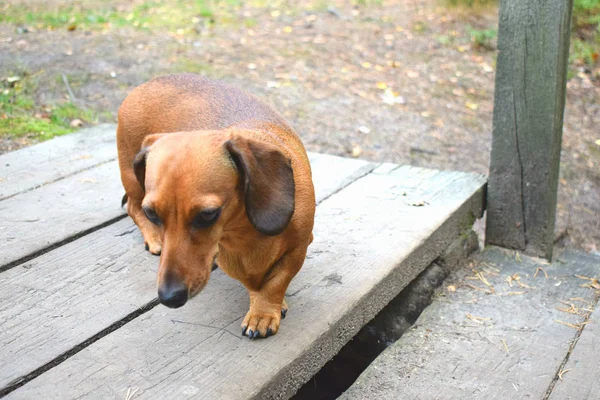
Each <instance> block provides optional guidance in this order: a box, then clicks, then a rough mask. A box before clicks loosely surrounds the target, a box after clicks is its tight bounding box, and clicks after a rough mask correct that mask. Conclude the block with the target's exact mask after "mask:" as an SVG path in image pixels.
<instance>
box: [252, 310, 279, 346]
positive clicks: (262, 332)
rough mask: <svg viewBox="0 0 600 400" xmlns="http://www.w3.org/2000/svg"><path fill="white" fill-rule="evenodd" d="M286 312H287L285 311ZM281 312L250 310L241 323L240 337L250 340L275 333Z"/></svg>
mask: <svg viewBox="0 0 600 400" xmlns="http://www.w3.org/2000/svg"><path fill="white" fill-rule="evenodd" d="M286 311H287V310H286ZM282 314H283V313H282V311H281V310H280V309H276V310H272V311H271V310H269V311H266V310H264V311H263V310H252V309H250V311H248V313H247V314H246V318H244V322H242V336H248V337H249V338H250V339H254V338H267V337H269V336H272V335H274V334H276V333H277V331H278V330H279V324H280V322H281V316H282Z"/></svg>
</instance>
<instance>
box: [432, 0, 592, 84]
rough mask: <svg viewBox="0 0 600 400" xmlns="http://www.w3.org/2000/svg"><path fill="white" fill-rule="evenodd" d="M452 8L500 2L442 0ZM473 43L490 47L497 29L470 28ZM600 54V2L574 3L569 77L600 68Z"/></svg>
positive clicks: (488, 5)
mask: <svg viewBox="0 0 600 400" xmlns="http://www.w3.org/2000/svg"><path fill="white" fill-rule="evenodd" d="M441 1H442V2H443V3H444V4H446V5H447V6H449V7H457V8H461V9H477V8H481V7H490V6H496V5H497V3H498V0H441ZM468 33H469V35H470V36H471V41H472V42H473V43H474V44H475V45H476V46H477V47H479V48H483V49H486V48H489V44H490V43H491V40H493V39H494V37H495V35H496V31H495V30H494V29H488V30H475V29H471V28H469V29H468ZM599 54H600V0H574V4H573V34H572V36H571V54H570V59H569V62H570V65H571V69H570V71H569V76H570V77H571V76H574V75H575V73H576V72H575V68H576V67H578V66H583V67H586V68H588V69H592V68H594V67H596V66H597V65H598V63H599V59H600V57H599Z"/></svg>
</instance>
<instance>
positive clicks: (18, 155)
mask: <svg viewBox="0 0 600 400" xmlns="http://www.w3.org/2000/svg"><path fill="white" fill-rule="evenodd" d="M115 132H116V125H115V124H102V125H98V126H95V127H93V128H88V129H84V130H82V131H80V132H78V133H74V134H72V135H66V136H61V137H58V138H55V139H52V140H49V141H47V142H44V143H40V144H37V145H35V146H30V147H26V148H24V149H21V150H17V151H13V152H10V153H6V154H3V155H0V200H3V199H6V198H8V197H10V196H14V195H15V194H17V193H21V192H24V191H27V190H31V189H33V188H36V187H39V186H42V185H45V184H47V183H49V182H54V181H56V180H58V179H61V178H64V177H65V176H69V175H72V174H74V173H77V172H79V171H82V170H84V169H87V168H90V167H93V166H94V165H98V164H102V163H105V162H107V161H111V160H115V159H116V158H117V147H116V144H115Z"/></svg>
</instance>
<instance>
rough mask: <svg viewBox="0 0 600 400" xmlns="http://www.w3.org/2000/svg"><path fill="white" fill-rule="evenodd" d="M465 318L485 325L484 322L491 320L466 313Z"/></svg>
mask: <svg viewBox="0 0 600 400" xmlns="http://www.w3.org/2000/svg"><path fill="white" fill-rule="evenodd" d="M465 317H467V318H468V319H470V320H471V321H473V322H477V323H478V324H481V325H483V324H484V322H483V321H490V320H491V318H486V317H476V316H474V315H471V314H469V313H465Z"/></svg>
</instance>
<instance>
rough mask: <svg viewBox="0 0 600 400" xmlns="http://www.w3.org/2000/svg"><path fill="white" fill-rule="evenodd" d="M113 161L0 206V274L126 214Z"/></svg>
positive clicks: (21, 195) (13, 198)
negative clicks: (64, 241)
mask: <svg viewBox="0 0 600 400" xmlns="http://www.w3.org/2000/svg"><path fill="white" fill-rule="evenodd" d="M123 193H124V190H123V187H122V186H121V180H120V178H119V168H118V166H117V162H116V161H111V162H109V163H106V164H102V165H99V166H97V167H94V168H92V169H89V170H86V171H83V172H79V173H77V174H74V175H71V176H69V177H67V178H65V179H61V180H59V181H56V182H54V183H51V184H48V185H44V186H42V187H40V188H38V189H36V190H32V191H28V192H25V193H21V194H18V195H16V196H13V197H10V198H8V199H6V200H4V201H1V202H0V243H2V252H1V253H0V270H1V269H2V268H3V267H4V268H6V266H9V265H11V264H13V263H15V262H17V261H18V260H20V259H23V258H24V257H26V256H29V255H31V254H34V253H36V252H39V251H40V250H43V249H45V248H48V247H50V246H52V245H54V244H55V243H57V242H60V241H63V240H65V239H68V238H70V237H73V236H76V235H79V234H81V233H82V232H85V231H87V230H89V229H92V228H94V227H96V226H98V225H101V224H103V223H106V222H107V221H111V220H114V219H115V218H118V217H119V216H122V215H124V214H125V213H126V211H125V209H124V208H121V197H122V196H123Z"/></svg>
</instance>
